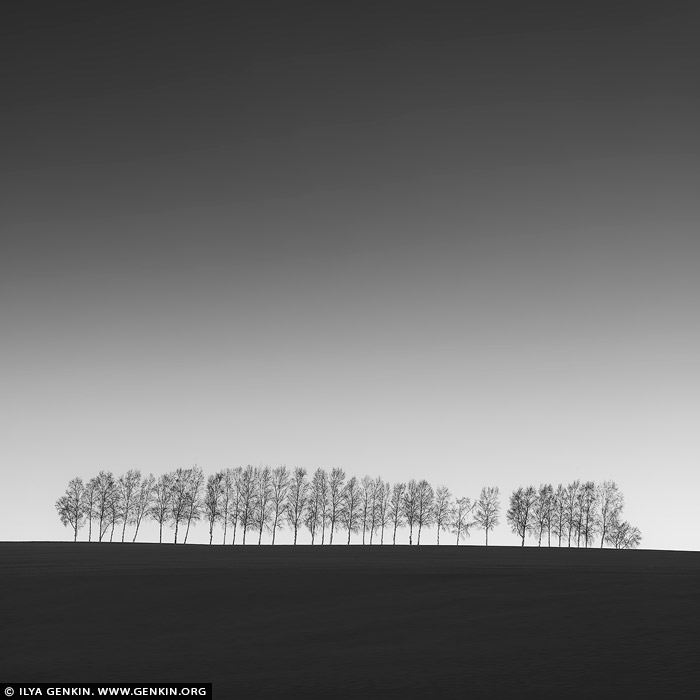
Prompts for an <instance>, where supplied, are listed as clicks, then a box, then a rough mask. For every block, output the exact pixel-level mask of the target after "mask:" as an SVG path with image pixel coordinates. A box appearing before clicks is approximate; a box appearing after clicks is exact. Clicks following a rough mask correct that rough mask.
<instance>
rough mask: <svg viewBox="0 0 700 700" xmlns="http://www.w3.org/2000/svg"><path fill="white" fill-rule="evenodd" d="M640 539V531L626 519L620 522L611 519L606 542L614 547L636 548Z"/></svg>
mask: <svg viewBox="0 0 700 700" xmlns="http://www.w3.org/2000/svg"><path fill="white" fill-rule="evenodd" d="M641 541H642V533H641V532H640V531H639V528H638V527H635V526H633V525H630V524H629V523H628V522H627V521H626V520H625V521H624V522H620V521H619V520H617V519H613V520H612V521H611V523H610V528H609V530H608V534H607V542H608V544H610V545H611V546H613V547H614V548H615V549H636V548H637V547H639V544H640V542H641Z"/></svg>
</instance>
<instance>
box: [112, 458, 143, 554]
mask: <svg viewBox="0 0 700 700" xmlns="http://www.w3.org/2000/svg"><path fill="white" fill-rule="evenodd" d="M140 483H141V472H140V471H139V470H138V469H129V471H128V472H127V473H126V474H122V476H120V477H119V479H118V480H117V490H118V493H119V495H118V499H117V501H118V505H119V520H120V521H121V522H122V542H123V541H124V535H125V534H126V526H127V524H128V523H130V522H131V517H132V511H133V509H134V501H135V500H136V494H137V492H138V488H139V484H140Z"/></svg>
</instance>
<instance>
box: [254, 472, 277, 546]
mask: <svg viewBox="0 0 700 700" xmlns="http://www.w3.org/2000/svg"><path fill="white" fill-rule="evenodd" d="M271 517H272V470H271V469H270V467H268V466H267V465H266V466H264V467H262V466H261V467H260V468H259V469H258V470H257V475H256V482H255V502H254V507H253V523H254V524H255V527H257V528H258V544H262V534H263V530H264V529H265V528H267V527H269V525H270V519H271Z"/></svg>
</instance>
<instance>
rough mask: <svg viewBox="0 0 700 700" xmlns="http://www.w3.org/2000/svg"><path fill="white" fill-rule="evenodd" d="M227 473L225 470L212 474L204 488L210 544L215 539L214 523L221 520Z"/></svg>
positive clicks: (205, 512)
mask: <svg viewBox="0 0 700 700" xmlns="http://www.w3.org/2000/svg"><path fill="white" fill-rule="evenodd" d="M224 479H225V474H224V472H223V471H220V472H217V473H216V474H211V475H210V476H209V477H208V478H207V485H206V488H205V489H204V502H203V503H204V514H205V516H206V518H207V522H208V523H209V544H210V545H211V543H212V541H213V540H214V525H215V524H216V523H217V522H218V521H219V520H221V517H222V509H221V504H222V500H223V491H224Z"/></svg>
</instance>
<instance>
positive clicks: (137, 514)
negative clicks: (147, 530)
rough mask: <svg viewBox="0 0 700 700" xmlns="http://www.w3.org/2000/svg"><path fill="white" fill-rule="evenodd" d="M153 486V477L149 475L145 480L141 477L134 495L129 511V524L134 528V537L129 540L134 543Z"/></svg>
mask: <svg viewBox="0 0 700 700" xmlns="http://www.w3.org/2000/svg"><path fill="white" fill-rule="evenodd" d="M154 485H155V477H154V476H153V474H149V475H148V476H147V477H146V478H143V477H141V480H140V481H139V485H138V488H137V489H136V493H135V494H134V507H133V509H132V511H131V519H130V522H129V524H130V525H133V526H134V537H133V539H132V540H131V541H132V542H136V538H137V536H138V534H139V528H140V527H141V522H142V521H143V519H144V518H145V517H147V516H148V513H149V510H150V507H151V496H152V493H153V487H154Z"/></svg>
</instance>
